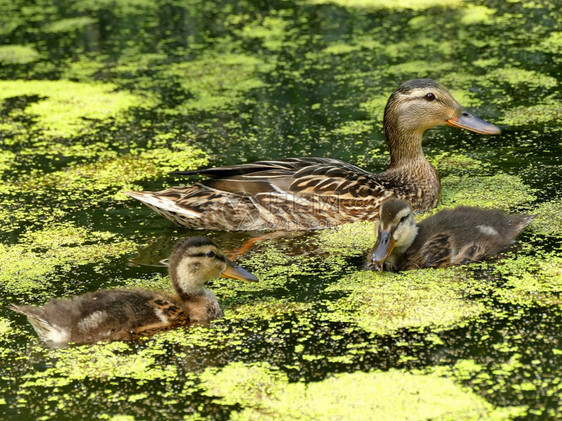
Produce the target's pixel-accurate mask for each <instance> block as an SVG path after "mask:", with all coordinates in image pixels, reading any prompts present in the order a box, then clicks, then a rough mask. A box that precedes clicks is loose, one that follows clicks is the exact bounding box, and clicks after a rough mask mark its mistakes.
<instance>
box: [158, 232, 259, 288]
mask: <svg viewBox="0 0 562 421" xmlns="http://www.w3.org/2000/svg"><path fill="white" fill-rule="evenodd" d="M169 265H170V280H171V281H172V285H173V286H174V289H175V290H176V292H177V294H178V295H179V296H180V297H181V296H183V297H185V296H189V295H193V294H197V293H199V292H200V291H201V290H202V289H203V287H204V285H205V283H206V282H207V281H210V280H211V279H214V278H217V277H219V276H222V277H225V278H234V279H240V280H243V281H249V282H256V281H257V280H258V278H256V277H255V276H254V275H252V274H251V273H250V272H248V271H246V270H245V269H243V268H241V267H240V266H237V265H235V264H234V263H232V262H231V261H230V260H229V259H228V258H227V257H226V256H225V255H224V253H223V252H222V251H221V250H220V249H219V248H218V247H217V245H216V244H215V243H214V242H212V241H211V240H210V239H208V238H206V237H188V238H185V239H183V240H181V241H180V242H179V243H178V244H176V246H175V247H174V250H173V251H172V254H171V256H170V261H169Z"/></svg>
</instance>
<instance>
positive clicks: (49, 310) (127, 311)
mask: <svg viewBox="0 0 562 421" xmlns="http://www.w3.org/2000/svg"><path fill="white" fill-rule="evenodd" d="M219 275H220V276H225V277H235V278H238V279H243V280H248V281H256V280H257V278H255V277H254V276H253V275H252V274H250V273H249V272H246V271H245V270H244V269H242V268H240V267H238V266H235V265H233V264H232V263H231V262H230V261H229V260H228V259H227V258H226V257H225V256H224V254H223V253H222V252H221V251H220V250H219V249H218V247H217V246H216V245H215V244H214V243H213V242H212V241H211V240H209V239H207V238H205V237H190V238H186V239H184V240H182V241H180V242H179V243H178V244H177V245H176V246H175V248H174V250H173V252H172V254H171V256H170V280H171V282H172V286H173V288H174V290H175V292H176V293H175V295H172V294H165V293H160V292H156V291H149V290H143V289H138V288H132V289H113V290H103V291H96V292H90V293H88V294H84V295H81V296H79V297H74V298H71V299H67V300H58V299H55V300H51V301H49V302H48V303H47V304H46V305H45V306H43V307H35V306H20V305H14V304H12V305H11V306H10V308H11V309H12V310H14V311H16V312H18V313H21V314H24V315H26V316H27V318H28V320H29V322H30V323H31V325H32V326H33V327H34V329H35V330H36V332H37V334H38V335H39V337H40V338H41V339H42V340H43V341H45V342H46V343H48V344H49V345H53V346H60V345H64V344H66V343H69V342H74V343H94V342H98V341H113V340H131V339H135V338H138V337H139V336H147V335H152V334H154V333H156V332H158V331H163V330H170V329H175V328H178V327H181V326H187V325H190V324H192V323H195V322H206V321H209V320H213V319H216V318H218V317H221V316H222V315H223V312H222V310H221V308H220V305H219V303H218V301H217V299H216V297H215V296H214V295H213V293H212V292H210V291H209V290H206V289H205V288H204V287H203V286H204V284H205V282H206V281H208V280H210V279H213V278H215V277H217V276H219Z"/></svg>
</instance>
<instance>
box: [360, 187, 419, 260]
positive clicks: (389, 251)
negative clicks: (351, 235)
mask: <svg viewBox="0 0 562 421" xmlns="http://www.w3.org/2000/svg"><path fill="white" fill-rule="evenodd" d="M375 229H376V230H377V242H376V243H375V245H374V246H373V248H372V250H371V252H370V253H369V257H368V260H369V262H370V263H371V264H373V265H375V266H377V265H382V264H383V263H384V262H385V261H387V263H388V265H390V266H393V265H394V264H395V263H396V260H397V259H398V258H399V257H400V256H401V255H402V254H404V252H406V250H408V248H409V247H410V246H411V245H412V243H413V242H414V239H415V238H416V235H417V234H418V227H417V225H416V221H415V220H414V213H413V212H412V208H411V207H410V204H409V203H408V202H407V201H405V200H402V199H394V198H390V199H387V200H385V201H384V202H383V203H382V204H381V207H380V219H379V221H378V223H377V225H376V228H375Z"/></svg>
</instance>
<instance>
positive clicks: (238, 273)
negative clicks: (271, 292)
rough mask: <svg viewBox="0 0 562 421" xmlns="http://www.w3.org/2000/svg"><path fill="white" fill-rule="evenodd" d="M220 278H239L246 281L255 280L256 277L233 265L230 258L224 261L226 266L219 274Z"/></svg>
mask: <svg viewBox="0 0 562 421" xmlns="http://www.w3.org/2000/svg"><path fill="white" fill-rule="evenodd" d="M220 276H221V277H222V278H232V279H240V280H241V281H246V282H257V281H258V278H256V277H255V276H254V275H252V274H251V273H250V272H248V271H247V270H246V269H244V268H243V267H240V266H238V265H235V264H234V263H232V262H231V261H230V260H227V261H226V268H225V269H224V270H223V271H222V273H221V274H220Z"/></svg>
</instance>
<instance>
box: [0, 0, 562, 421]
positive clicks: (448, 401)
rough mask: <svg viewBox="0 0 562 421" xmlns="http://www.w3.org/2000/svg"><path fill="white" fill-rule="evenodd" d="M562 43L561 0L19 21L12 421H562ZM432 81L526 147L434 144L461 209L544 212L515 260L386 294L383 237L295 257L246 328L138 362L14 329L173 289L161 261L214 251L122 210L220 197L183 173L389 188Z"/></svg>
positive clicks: (14, 68) (435, 137)
mask: <svg viewBox="0 0 562 421" xmlns="http://www.w3.org/2000/svg"><path fill="white" fill-rule="evenodd" d="M561 24H562V15H561V11H560V7H559V4H558V2H557V1H554V0H551V1H548V0H546V1H521V2H518V1H507V2H504V1H487V2H482V1H461V0H419V1H386V0H381V1H376V2H375V1H372V2H371V1H368V0H357V1H353V0H345V1H344V0H332V1H329V0H300V1H288V0H280V1H267V2H265V1H227V0H223V1H220V0H219V1H200V0H178V1H169V0H162V1H160V0H159V1H156V2H154V1H148V0H116V1H112V2H106V1H99V2H92V1H87V0H79V1H73V2H68V1H60V2H50V1H44V0H39V1H36V2H33V4H30V3H29V2H26V1H23V0H16V1H15V2H10V3H6V4H3V12H2V16H0V176H1V177H2V183H1V186H0V204H1V206H0V267H1V272H0V290H1V292H2V293H1V298H0V359H1V364H0V418H10V419H49V418H56V419H93V418H100V419H115V420H117V419H119V420H120V419H152V418H155V417H165V418H168V419H182V418H186V419H192V418H193V419H204V418H211V419H228V418H233V419H271V418H273V417H280V418H282V419H288V418H291V419H293V418H295V417H297V416H300V417H302V418H305V419H308V418H309V419H327V418H330V419H401V418H411V419H428V418H438V417H441V418H446V419H457V418H467V419H468V418H484V419H488V418H500V419H523V418H524V419H533V418H538V419H555V418H557V417H559V416H561V414H560V412H561V396H562V382H561V369H562V343H561V341H560V327H561V326H562V311H561V303H562V299H561V296H560V293H561V291H562V253H561V247H560V235H561V226H562V217H561V214H562V201H561V200H560V192H561V188H560V186H561V178H562V177H561V173H560V156H561V155H562V147H561V142H560V138H561V132H562V128H561V127H562V125H561V119H560V115H561V113H562V105H561V101H560V92H561V91H560V77H561V69H562V26H561ZM418 77H431V78H433V79H436V80H438V81H440V82H441V83H442V84H444V85H445V86H446V87H447V88H449V89H450V91H451V92H452V93H453V95H454V96H455V97H456V98H457V99H458V100H459V102H460V103H461V104H463V105H464V106H465V107H467V108H468V109H469V110H470V111H471V112H473V113H474V114H475V115H477V116H479V117H481V118H483V119H485V120H487V121H489V122H491V123H494V124H497V125H498V126H500V127H501V128H502V134H501V135H500V136H490V137H486V136H481V135H478V134H475V133H470V132H466V131H461V130H458V129H453V128H445V127H443V128H437V129H432V130H429V131H428V132H426V134H425V136H424V151H425V153H426V156H427V157H428V159H430V161H431V162H432V163H434V165H435V166H436V167H437V169H438V171H439V174H440V176H441V179H442V183H443V191H442V199H441V205H442V206H454V205H457V204H467V205H474V206H483V207H493V208H501V209H504V210H506V211H509V212H524V213H532V214H536V215H537V218H535V220H534V221H533V223H532V225H531V226H530V227H529V228H528V229H527V230H526V231H525V232H524V233H523V234H522V235H521V236H520V238H519V241H518V242H517V243H516V244H515V245H514V246H512V247H511V248H510V249H508V250H506V251H505V252H503V253H502V254H501V255H500V256H497V257H494V258H493V259H490V260H488V261H486V262H483V263H478V264H472V265H468V266H465V267H458V268H450V269H440V270H424V271H415V272H405V273H402V274H390V273H371V272H364V271H362V270H361V267H362V262H363V260H364V256H365V255H366V253H367V251H368V249H369V248H370V246H371V245H372V243H373V241H374V239H373V232H372V230H373V228H372V224H371V223H358V224H353V225H348V226H342V227H339V228H336V229H333V230H328V231H321V232H315V233H306V234H302V235H293V236H288V235H285V236H279V237H277V238H272V239H269V240H264V241H261V242H258V243H256V245H255V246H254V247H253V248H252V249H251V250H250V251H249V252H248V253H247V254H245V255H243V256H242V257H241V258H240V259H239V262H240V263H241V264H242V265H243V266H244V267H246V268H247V269H249V270H250V271H252V272H253V273H255V274H256V275H257V276H258V277H259V278H260V282H259V283H257V284H251V285H250V284H241V283H236V282H232V281H230V280H228V281H227V280H224V279H220V280H216V281H213V282H212V283H211V285H210V286H209V288H210V289H212V290H213V291H214V292H215V294H216V295H217V296H218V297H219V300H220V301H221V304H222V306H223V309H224V310H225V317H224V318H223V319H221V320H217V321H216V322H214V323H212V325H210V326H201V327H197V328H193V329H190V330H176V331H173V332H166V333H162V334H158V335H155V336H154V337H152V338H146V339H143V340H140V341H137V342H132V343H123V342H114V343H111V344H97V345H91V346H70V347H67V348H60V349H48V348H46V347H45V346H44V345H42V344H41V343H40V342H39V341H38V340H37V337H36V335H35V333H34V331H33V329H32V328H31V326H30V325H29V324H28V323H27V321H26V320H25V318H24V317H22V316H20V315H17V314H14V313H13V312H11V311H10V310H9V309H8V308H7V305H8V304H9V303H12V302H15V303H25V304H37V305H40V304H43V303H45V302H46V301H48V300H49V299H50V298H52V297H68V296H71V295H75V294H81V293H84V292H88V291H94V290H97V289H100V288H115V287H123V286H141V287H144V288H164V289H167V288H169V279H168V278H167V274H166V268H165V267H162V266H161V265H160V264H159V261H160V260H161V259H162V258H164V257H166V256H167V254H168V253H169V251H170V250H171V248H172V247H173V245H174V244H175V242H176V241H177V240H178V239H179V238H181V237H185V236H189V235H193V234H194V233H195V232H193V231H189V230H186V229H182V228H178V227H174V226H173V225H171V223H170V222H168V221H167V220H165V219H163V218H161V217H160V216H158V215H156V214H155V213H154V212H152V211H151V210H150V209H148V208H146V207H144V206H142V205H141V204H140V203H139V202H136V201H134V200H132V199H129V198H127V196H125V195H123V194H122V193H121V192H122V191H124V190H132V189H133V190H134V189H137V190H161V189H164V188H167V187H169V186H173V185H183V184H188V183H190V182H193V181H194V180H196V179H197V177H194V178H190V179H188V178H185V177H180V176H174V175H170V174H169V173H170V171H173V170H177V169H196V168H204V167H208V166H217V165H225V164H235V163H243V162H249V161H253V160H263V159H274V158H282V157H293V156H323V157H331V158H338V159H342V160H344V161H347V162H351V163H354V164H357V165H359V166H361V167H363V168H365V169H367V170H370V171H373V172H378V171H382V170H383V169H384V168H385V166H386V165H387V162H388V151H387V149H386V146H385V143H384V138H383V135H382V113H383V110H384V105H385V103H386V100H387V99H388V96H389V95H390V93H391V92H392V91H393V89H394V88H395V87H397V86H398V85H399V84H400V83H401V82H403V81H405V80H408V79H412V78H418ZM423 217H424V215H420V219H421V218H423ZM201 233H202V234H204V235H208V236H210V237H212V238H214V239H215V240H216V241H217V243H218V244H220V245H221V247H223V248H224V249H225V250H233V249H236V248H237V247H238V246H240V245H241V244H242V243H243V241H245V240H246V239H248V238H251V237H252V236H254V235H256V233H249V232H240V233H225V232H213V231H209V232H198V233H197V234H201Z"/></svg>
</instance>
